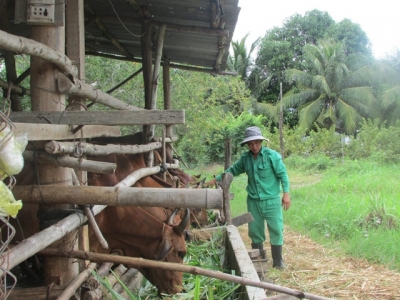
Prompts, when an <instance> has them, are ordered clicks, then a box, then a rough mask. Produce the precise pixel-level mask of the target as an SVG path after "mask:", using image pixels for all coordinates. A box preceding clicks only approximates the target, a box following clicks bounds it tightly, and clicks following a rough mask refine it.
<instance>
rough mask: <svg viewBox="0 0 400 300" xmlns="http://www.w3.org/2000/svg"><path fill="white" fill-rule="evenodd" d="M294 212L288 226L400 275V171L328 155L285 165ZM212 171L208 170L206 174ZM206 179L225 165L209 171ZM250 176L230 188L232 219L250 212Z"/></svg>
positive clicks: (290, 160) (287, 214) (291, 159)
mask: <svg viewBox="0 0 400 300" xmlns="http://www.w3.org/2000/svg"><path fill="white" fill-rule="evenodd" d="M285 164H286V167H287V169H288V172H289V177H290V182H291V200H292V205H291V208H290V209H289V210H288V211H286V212H284V219H285V224H286V225H288V226H290V227H291V228H292V229H294V230H296V231H298V232H299V233H302V234H305V235H308V236H310V237H311V238H312V239H314V240H315V241H317V242H319V243H322V244H324V245H325V246H327V247H329V246H335V247H337V246H338V245H339V247H340V249H341V250H342V251H343V253H346V254H348V255H352V256H354V257H360V258H366V259H368V260H369V261H371V262H378V263H382V264H385V265H387V266H388V267H389V268H391V269H394V270H397V271H400V248H399V247H398V245H400V206H399V205H398V203H399V201H400V185H399V180H400V166H399V165H396V164H392V165H384V164H381V163H377V162H374V161H372V160H358V161H357V160H355V161H354V160H353V161H348V160H342V159H340V160H333V159H330V158H327V157H325V156H313V157H309V158H307V159H304V158H300V157H295V156H291V157H289V158H288V159H286V160H285ZM207 170H208V171H207ZM198 171H202V172H203V173H204V175H205V176H207V180H209V179H211V178H212V174H219V172H221V171H222V166H213V167H212V168H211V169H207V168H204V169H202V170H198ZM246 183H247V177H246V175H242V176H238V177H235V178H234V180H233V182H232V185H231V193H234V195H235V197H234V200H233V201H231V214H232V216H237V215H240V214H242V213H244V212H246V210H247V208H246V191H245V188H246Z"/></svg>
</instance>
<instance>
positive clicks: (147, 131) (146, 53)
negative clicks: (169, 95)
mask: <svg viewBox="0 0 400 300" xmlns="http://www.w3.org/2000/svg"><path fill="white" fill-rule="evenodd" d="M151 33H152V26H151V20H150V19H143V20H142V37H141V38H140V45H141V52H142V68H143V81H144V102H145V103H144V108H145V109H151V108H152V107H151V101H152V95H151V93H152V85H151V81H152V49H151ZM151 130H152V127H151V126H150V125H145V126H143V138H144V141H143V142H144V144H147V143H149V142H150V141H151V139H152V138H153V135H154V132H152V131H151ZM151 154H152V152H151ZM152 158H153V157H152V156H151V155H148V159H147V166H148V167H151V166H153V162H152Z"/></svg>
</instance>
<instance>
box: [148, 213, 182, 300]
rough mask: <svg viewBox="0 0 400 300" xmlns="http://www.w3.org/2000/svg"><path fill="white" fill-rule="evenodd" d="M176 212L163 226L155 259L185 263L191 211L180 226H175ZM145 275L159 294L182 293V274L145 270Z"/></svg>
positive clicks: (160, 270)
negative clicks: (186, 235) (186, 230)
mask: <svg viewBox="0 0 400 300" xmlns="http://www.w3.org/2000/svg"><path fill="white" fill-rule="evenodd" d="M177 211H178V210H175V211H174V212H173V213H172V214H171V216H170V218H169V220H168V223H167V224H165V225H163V229H162V234H161V238H160V239H161V241H160V243H159V245H158V246H157V247H156V249H155V252H154V254H150V255H154V256H153V259H155V260H159V261H165V262H171V263H183V258H184V257H185V255H186V243H185V235H184V233H185V229H186V226H187V224H188V222H189V217H190V214H189V210H188V209H186V214H185V216H184V217H183V219H182V221H181V222H180V223H179V224H178V225H174V222H173V220H174V218H175V215H176V213H177ZM141 272H142V273H143V275H144V276H145V277H146V278H147V279H148V280H149V281H150V282H151V283H152V284H154V285H155V286H156V287H157V288H158V291H159V293H165V294H176V293H179V292H180V291H182V272H177V271H170V270H164V269H158V268H143V269H141Z"/></svg>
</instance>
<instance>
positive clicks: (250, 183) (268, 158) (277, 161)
mask: <svg viewBox="0 0 400 300" xmlns="http://www.w3.org/2000/svg"><path fill="white" fill-rule="evenodd" d="M225 172H229V173H231V174H232V175H233V176H238V175H240V174H242V173H246V174H247V187H246V191H247V193H248V195H249V197H250V198H251V199H254V200H268V199H271V198H276V197H279V195H280V187H281V186H282V190H283V192H284V193H288V192H289V177H288V175H287V172H286V167H285V165H284V164H283V161H282V157H281V155H280V154H279V153H278V152H276V151H274V150H271V149H269V148H267V147H264V146H263V147H262V148H261V150H260V153H259V154H258V156H257V158H254V157H253V154H252V153H251V151H250V150H249V151H247V152H246V153H244V154H242V156H241V157H240V159H239V160H238V161H237V162H235V163H234V164H233V165H232V166H231V167H229V168H228V169H226V170H225ZM216 179H217V181H221V180H222V174H220V175H218V176H217V177H216Z"/></svg>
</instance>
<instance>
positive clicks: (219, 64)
mask: <svg viewBox="0 0 400 300" xmlns="http://www.w3.org/2000/svg"><path fill="white" fill-rule="evenodd" d="M11 2H12V1H11ZM84 4H85V12H84V14H85V47H86V53H87V54H93V55H111V56H113V57H116V58H119V59H128V60H134V61H135V60H140V59H141V38H140V36H141V31H142V27H141V21H142V20H143V18H148V19H151V22H152V24H153V25H154V27H153V28H154V29H155V30H153V33H154V34H153V35H152V41H153V46H154V47H153V48H154V49H155V45H156V41H157V30H158V28H159V26H161V24H166V32H165V38H164V48H163V59H168V60H169V62H170V63H171V64H183V65H189V66H193V67H198V68H207V69H210V70H218V71H224V70H225V69H226V62H227V58H228V54H229V46H230V43H231V40H232V35H233V32H234V30H235V26H236V22H237V19H238V15H239V11H240V8H239V7H238V0H148V1H145V0H85V1H84ZM10 5H13V4H10ZM7 10H8V12H9V20H10V21H11V20H13V19H14V9H13V8H12V7H11V8H9V9H7ZM9 25H10V30H9V32H10V33H13V34H16V35H21V36H25V37H29V25H27V24H25V23H21V24H14V22H10V23H9ZM112 41H114V43H113V42H112ZM154 49H153V50H154Z"/></svg>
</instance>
